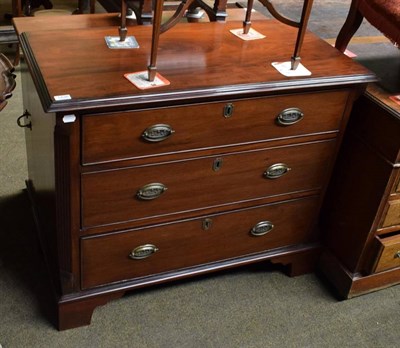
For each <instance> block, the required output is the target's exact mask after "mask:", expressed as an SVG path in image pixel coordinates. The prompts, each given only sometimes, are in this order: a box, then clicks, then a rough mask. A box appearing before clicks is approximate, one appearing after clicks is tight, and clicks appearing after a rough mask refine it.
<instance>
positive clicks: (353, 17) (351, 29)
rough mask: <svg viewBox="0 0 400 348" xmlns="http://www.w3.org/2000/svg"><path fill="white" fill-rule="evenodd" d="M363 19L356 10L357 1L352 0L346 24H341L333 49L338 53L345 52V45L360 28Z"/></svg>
mask: <svg viewBox="0 0 400 348" xmlns="http://www.w3.org/2000/svg"><path fill="white" fill-rule="evenodd" d="M363 19H364V16H363V15H362V14H361V12H360V11H359V10H358V0H353V1H352V2H351V6H350V10H349V14H348V15H347V18H346V22H345V23H344V24H343V27H342V29H340V32H339V35H338V37H337V39H336V42H335V47H336V48H337V49H338V50H339V51H341V52H344V51H345V50H346V47H347V45H348V44H349V42H350V40H351V38H352V37H353V35H354V34H355V33H356V31H357V30H358V28H359V27H360V25H361V23H362V21H363Z"/></svg>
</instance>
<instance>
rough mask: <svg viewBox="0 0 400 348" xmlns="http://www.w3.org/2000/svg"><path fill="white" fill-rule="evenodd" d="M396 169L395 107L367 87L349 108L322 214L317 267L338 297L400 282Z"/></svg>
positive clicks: (398, 113)
mask: <svg viewBox="0 0 400 348" xmlns="http://www.w3.org/2000/svg"><path fill="white" fill-rule="evenodd" d="M382 100H387V102H386V103H384V102H383V101H382ZM399 168H400V107H399V106H398V105H397V104H395V103H394V102H391V101H390V99H389V98H388V95H387V93H386V92H384V91H383V90H382V89H381V88H379V87H378V86H375V85H371V86H370V87H369V88H368V91H367V92H366V93H365V95H363V96H362V97H361V98H360V99H359V100H358V101H357V103H356V105H355V107H354V110H353V114H352V117H351V119H350V124H349V127H348V131H347V133H346V136H345V140H344V143H343V146H342V149H341V152H340V155H339V158H338V161H337V165H336V168H335V172H334V173H335V175H334V179H333V180H332V182H331V188H330V190H329V194H328V197H327V200H326V204H325V207H324V209H323V214H322V215H323V220H322V221H323V223H322V225H323V230H324V232H325V243H326V246H327V251H326V252H324V254H323V257H322V258H321V268H322V270H323V271H324V273H325V274H326V277H327V278H328V279H329V280H330V281H331V282H332V283H333V285H334V286H335V287H336V289H337V290H338V293H339V295H340V296H341V297H344V298H350V297H354V296H358V295H362V294H365V293H368V292H371V291H374V290H378V289H382V288H385V287H388V286H391V285H395V284H399V283H400V169H399Z"/></svg>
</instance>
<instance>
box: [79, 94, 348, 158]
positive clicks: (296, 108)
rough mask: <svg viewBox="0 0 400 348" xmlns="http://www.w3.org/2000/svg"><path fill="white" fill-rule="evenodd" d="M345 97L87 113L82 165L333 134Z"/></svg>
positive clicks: (297, 97)
mask: <svg viewBox="0 0 400 348" xmlns="http://www.w3.org/2000/svg"><path fill="white" fill-rule="evenodd" d="M347 96H348V91H334V92H325V93H312V94H311V93H310V94H301V95H289V96H280V97H268V98H257V99H248V100H240V101H230V102H221V103H210V104H197V105H190V106H180V107H171V108H164V109H151V110H146V111H130V112H121V113H112V114H97V115H87V116H85V117H83V120H82V127H83V129H82V137H83V151H82V153H83V154H82V161H83V163H84V164H95V163H101V162H107V161H115V160H123V159H132V158H138V157H143V156H152V155H162V154H167V153H171V152H183V151H193V150H200V149H206V148H211V147H223V146H228V145H233V144H243V143H251V142H259V141H265V140H271V139H278V138H285V137H291V136H299V135H304V134H313V133H322V132H331V131H336V130H337V129H338V128H339V125H340V122H341V119H342V114H343V110H344V107H345V104H346V101H347ZM284 111H285V113H284V114H283V116H282V112H284ZM280 114H281V117H279V115H280ZM296 121H297V122H296ZM159 125H163V126H160V127H159ZM155 126H156V127H155Z"/></svg>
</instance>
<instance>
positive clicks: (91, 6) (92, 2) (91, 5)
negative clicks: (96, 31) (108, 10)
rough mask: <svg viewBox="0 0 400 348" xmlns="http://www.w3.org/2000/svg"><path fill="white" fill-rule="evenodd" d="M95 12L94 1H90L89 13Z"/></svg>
mask: <svg viewBox="0 0 400 348" xmlns="http://www.w3.org/2000/svg"><path fill="white" fill-rule="evenodd" d="M95 12H96V0H90V13H95Z"/></svg>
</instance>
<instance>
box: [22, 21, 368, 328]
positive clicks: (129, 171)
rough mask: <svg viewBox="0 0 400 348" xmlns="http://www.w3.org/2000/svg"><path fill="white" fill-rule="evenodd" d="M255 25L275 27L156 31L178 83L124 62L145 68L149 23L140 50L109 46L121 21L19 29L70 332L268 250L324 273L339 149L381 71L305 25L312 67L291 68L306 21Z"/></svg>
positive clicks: (42, 193)
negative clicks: (152, 291) (324, 204)
mask: <svg viewBox="0 0 400 348" xmlns="http://www.w3.org/2000/svg"><path fill="white" fill-rule="evenodd" d="M253 26H254V28H255V29H256V30H258V31H260V32H262V33H265V34H266V35H268V36H269V38H268V39H267V40H262V41H253V42H245V41H242V40H240V39H238V38H237V37H235V36H234V35H232V34H231V33H230V32H229V30H230V29H232V28H236V27H241V23H240V22H226V23H198V24H179V25H178V26H176V27H175V28H174V29H173V30H171V31H169V32H167V33H165V34H163V35H162V36H161V41H160V52H159V71H160V73H161V74H162V75H163V76H164V77H165V78H167V79H168V80H169V81H170V82H171V84H170V85H169V86H165V87H161V88H155V89H151V90H146V91H140V90H138V89H136V88H135V87H134V86H133V85H131V84H130V83H129V81H127V80H126V79H125V78H124V77H123V74H125V73H127V72H132V71H140V70H144V69H145V68H146V65H147V59H148V54H149V47H150V41H151V40H150V36H151V29H150V28H148V27H135V29H134V30H133V34H134V35H135V37H136V39H137V40H138V42H139V45H140V48H139V49H138V50H134V51H132V50H110V49H108V48H107V47H106V45H105V43H104V36H106V35H113V34H114V35H115V31H116V28H115V27H108V28H91V29H81V30H64V31H60V32H57V35H54V34H51V35H50V34H49V33H48V32H45V31H34V32H28V33H24V34H23V35H22V37H21V44H22V47H23V49H24V53H25V56H26V61H27V65H28V67H29V70H26V71H25V72H24V74H23V92H24V104H25V108H26V109H27V113H26V115H27V116H26V120H25V121H26V122H27V123H29V125H30V128H29V129H28V128H27V129H26V140H27V151H28V161H29V163H28V166H29V180H28V189H29V192H30V195H31V197H32V201H33V202H34V203H33V206H34V209H35V212H36V213H35V214H36V217H37V221H38V225H39V230H40V231H41V233H40V235H41V238H42V240H43V245H44V246H45V249H46V254H47V255H48V259H49V260H52V261H51V262H50V264H51V265H52V266H53V267H52V268H53V275H54V279H55V284H56V290H57V294H58V297H57V308H58V312H59V323H58V327H59V329H66V328H71V327H76V326H80V325H85V324H89V323H90V319H91V314H92V311H93V310H94V308H95V307H96V306H98V305H100V304H104V303H106V302H107V301H108V300H110V299H112V298H116V297H119V296H122V295H123V294H124V292H125V291H127V290H130V289H134V288H137V287H141V286H145V285H151V284H156V283H160V282H165V281H167V280H172V279H179V278H182V277H188V276H192V275H196V274H201V273H205V272H210V271H216V270H218V269H223V268H227V267H233V266H236V265H243V264H246V263H251V262H256V261H261V260H271V261H272V262H275V263H282V264H285V265H287V266H288V269H289V271H290V273H291V274H292V275H296V274H301V273H304V272H308V271H311V270H312V269H313V267H314V265H315V262H316V258H317V256H318V255H319V251H320V243H319V241H320V237H319V233H318V223H317V218H318V213H319V209H320V205H321V201H322V199H323V196H324V192H325V189H326V186H327V183H328V180H329V178H330V174H331V169H332V166H333V163H334V160H335V157H336V153H337V151H338V148H339V145H340V143H341V138H342V135H343V131H344V129H345V127H346V123H347V119H348V116H349V114H350V110H351V107H352V103H353V101H354V99H355V98H356V97H357V96H358V95H359V94H360V93H361V91H362V90H363V89H364V88H365V86H366V83H367V82H369V81H372V80H374V76H373V75H372V74H371V73H369V72H368V71H367V70H366V69H364V68H363V67H361V66H359V65H358V64H356V63H354V62H353V61H352V60H351V59H349V58H347V57H345V56H343V55H342V54H341V53H339V52H338V51H336V50H335V49H333V48H332V47H330V46H329V45H328V44H326V43H325V42H323V41H322V40H320V39H319V38H317V37H316V36H314V35H313V34H311V33H307V35H306V37H305V43H304V48H303V55H304V57H305V58H304V65H306V66H307V68H308V69H309V70H310V71H311V72H312V75H311V76H307V77H295V78H293V77H292V78H288V77H285V76H283V75H281V74H280V73H279V72H277V71H276V70H275V69H274V68H273V67H272V66H271V63H272V62H273V61H282V60H290V56H291V52H292V48H293V45H294V40H295V37H296V30H295V29H293V28H289V27H286V26H284V25H282V24H279V23H277V22H276V21H270V20H263V21H255V22H254V24H253ZM199 33H201V35H198V34H199ZM194 37H196V40H195V41H194V40H193V38H194ZM44 47H45V48H44ZM63 47H68V49H66V50H63ZM49 56H52V59H51V60H49V59H48V57H49Z"/></svg>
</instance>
